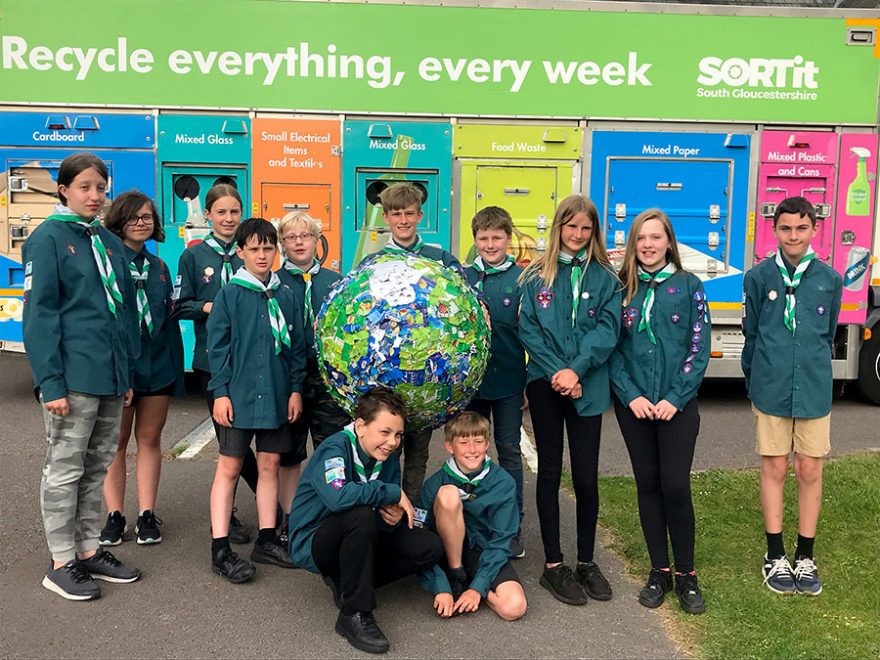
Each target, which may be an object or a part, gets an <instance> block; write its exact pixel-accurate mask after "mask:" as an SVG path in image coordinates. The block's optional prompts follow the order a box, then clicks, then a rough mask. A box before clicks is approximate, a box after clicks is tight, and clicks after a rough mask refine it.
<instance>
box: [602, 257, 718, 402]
mask: <svg viewBox="0 0 880 660" xmlns="http://www.w3.org/2000/svg"><path fill="white" fill-rule="evenodd" d="M647 292H648V283H647V282H639V289H638V291H637V292H636V295H635V296H634V297H633V299H632V300H631V301H629V302H628V303H627V304H626V305H624V306H623V311H622V313H621V316H620V320H621V324H622V326H623V327H622V328H621V330H620V340H619V341H618V343H617V350H615V351H614V353H612V354H611V358H610V360H609V361H608V368H609V372H610V376H611V387H612V389H613V390H614V394H615V395H617V398H619V399H620V400H621V401H622V402H623V403H624V405H629V404H630V403H631V402H632V401H633V400H634V399H636V398H638V397H640V396H643V397H645V398H646V399H648V400H649V401H650V402H651V403H659V402H660V401H662V400H663V399H666V400H667V401H668V402H669V403H671V404H672V405H673V406H675V407H676V408H678V409H679V410H682V409H683V408H684V407H685V405H686V404H687V402H688V401H690V400H691V399H692V398H694V397H695V396H696V395H697V389H699V387H700V383H701V382H702V380H703V375H704V374H705V373H706V367H707V366H708V364H709V351H710V348H711V335H710V332H709V331H710V329H711V321H710V319H709V304H708V303H707V302H706V293H705V291H703V283H702V282H701V281H700V278H699V277H697V276H696V275H693V274H692V273H686V272H682V271H679V272H677V273H675V274H674V275H672V277H670V278H669V279H668V280H666V281H665V282H662V283H661V284H659V285H658V286H657V288H656V289H655V290H654V306H653V308H652V310H651V327H652V328H653V330H654V335H655V337H656V339H657V344H656V345H655V344H652V343H651V341H650V340H649V339H648V333H647V331H642V332H639V331H638V328H639V321H641V319H642V303H643V302H644V300H645V295H646V294H647Z"/></svg>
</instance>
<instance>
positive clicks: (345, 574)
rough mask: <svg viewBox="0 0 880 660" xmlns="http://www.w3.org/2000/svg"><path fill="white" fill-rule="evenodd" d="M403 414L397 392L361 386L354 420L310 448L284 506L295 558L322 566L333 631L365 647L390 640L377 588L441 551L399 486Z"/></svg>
mask: <svg viewBox="0 0 880 660" xmlns="http://www.w3.org/2000/svg"><path fill="white" fill-rule="evenodd" d="M405 419H406V408H405V407H404V404H403V400H402V399H401V398H400V396H399V395H397V394H396V393H394V392H392V391H391V390H389V389H388V388H384V387H377V388H374V389H372V390H370V391H369V392H367V393H366V394H364V395H363V396H362V397H361V398H360V400H359V401H358V404H357V408H356V409H355V420H354V423H353V424H351V425H349V426H347V427H346V428H345V429H344V430H342V431H341V432H339V433H336V434H334V435H331V436H330V437H329V438H327V439H326V440H324V442H322V443H321V445H320V446H319V447H318V448H317V449H316V450H315V453H314V454H313V455H312V457H311V459H310V460H309V462H308V464H307V465H306V467H305V469H304V470H303V473H302V478H301V480H300V482H299V488H298V489H297V491H296V497H295V498H294V500H293V510H292V511H291V513H290V554H291V556H292V557H293V560H294V562H296V564H297V565H299V566H302V567H303V568H306V569H308V570H310V571H312V572H313V573H320V574H321V576H322V577H323V578H324V582H326V583H327V585H328V586H330V588H331V590H332V592H333V601H334V604H335V605H336V606H337V607H338V608H339V616H338V617H337V619H336V632H338V633H339V634H340V635H342V636H343V637H345V638H346V639H347V640H348V641H349V643H350V644H351V645H352V646H354V647H355V648H358V649H360V650H362V651H366V652H368V653H384V652H386V651H387V650H388V648H389V644H388V639H387V638H386V637H385V635H384V634H383V633H382V630H381V629H380V628H379V625H378V624H377V623H376V619H375V617H374V616H373V610H374V609H375V608H376V596H375V590H376V588H377V587H380V586H382V585H384V584H389V583H391V582H393V581H395V580H398V579H400V578H402V577H405V576H407V575H413V574H417V573H421V572H422V571H425V570H427V569H429V568H431V567H432V566H434V565H435V564H436V563H437V562H438V561H439V560H440V558H441V557H442V556H443V546H442V545H441V543H440V539H439V538H438V537H437V535H436V534H434V533H433V532H430V531H428V530H426V529H419V528H415V529H413V520H414V512H413V507H412V504H410V500H409V498H408V497H407V496H406V493H405V492H404V491H402V490H401V488H400V463H399V461H398V458H397V454H396V453H395V452H396V450H397V447H398V445H400V441H401V438H402V437H403V425H404V420H405Z"/></svg>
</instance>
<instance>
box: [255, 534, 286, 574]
mask: <svg viewBox="0 0 880 660" xmlns="http://www.w3.org/2000/svg"><path fill="white" fill-rule="evenodd" d="M251 561H252V562H254V563H256V564H273V565H275V566H280V567H281V568H296V564H294V563H293V562H292V561H290V551H289V550H288V549H287V548H286V547H285V546H283V545H282V544H281V543H279V542H278V539H277V538H273V539H272V540H271V541H268V542H265V543H261V542H260V540H259V539H257V542H256V543H254V549H253V550H252V551H251Z"/></svg>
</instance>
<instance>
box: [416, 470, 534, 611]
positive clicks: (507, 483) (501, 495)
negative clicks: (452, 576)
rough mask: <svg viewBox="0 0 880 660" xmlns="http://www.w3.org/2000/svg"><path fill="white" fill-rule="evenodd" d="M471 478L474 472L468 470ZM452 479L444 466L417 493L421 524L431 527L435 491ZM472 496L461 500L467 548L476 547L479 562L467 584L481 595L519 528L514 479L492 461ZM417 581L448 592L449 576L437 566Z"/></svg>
mask: <svg viewBox="0 0 880 660" xmlns="http://www.w3.org/2000/svg"><path fill="white" fill-rule="evenodd" d="M467 476H468V477H471V478H473V477H474V476H475V475H474V474H470V475H467ZM447 484H451V485H453V486H454V485H456V482H455V481H454V480H453V478H452V477H451V476H449V474H448V473H447V472H446V471H445V470H442V469H441V470H438V471H437V472H435V473H434V474H432V475H431V476H430V477H429V478H428V480H427V481H425V485H424V486H422V490H421V493H420V494H419V503H418V505H417V506H418V507H419V508H420V509H424V510H425V511H426V513H427V515H426V517H425V527H426V528H427V529H431V530H433V529H435V521H434V499H435V498H436V497H437V491H438V490H440V488H441V487H443V486H446V485H447ZM473 495H475V497H474V498H473V499H471V500H466V501H465V502H464V503H463V504H464V507H463V508H464V527H465V532H466V535H467V540H468V543H469V545H470V547H471V548H475V547H476V548H480V549H481V550H482V553H481V554H480V563H479V567H478V568H477V573H476V575H474V577H473V580H472V581H471V584H470V588H471V589H473V590H474V591H477V592H479V594H480V595H481V596H483V597H485V596H486V593H487V592H488V591H489V585H491V584H492V580H494V579H495V578H496V577H497V576H498V571H500V570H501V568H502V566H504V564H505V563H506V562H507V560H508V559H510V542H511V541H512V540H513V537H514V536H516V534H517V532H518V531H519V507H518V506H517V504H516V483H515V482H514V480H513V477H511V476H510V475H509V474H508V473H507V472H506V471H505V470H503V469H502V468H500V467H499V466H498V465H497V464H495V463H492V464H491V467H490V469H489V474H487V475H486V476H485V477H483V480H482V481H481V482H480V483H479V485H478V486H477V487H476V488H475V489H474V491H473ZM419 584H420V585H421V586H422V588H423V589H425V591H429V592H431V593H433V594H434V595H435V596H436V595H437V594H439V593H450V587H449V579H448V578H447V577H446V573H444V572H443V569H442V568H440V567H439V566H435V567H434V568H432V569H430V570H427V571H424V572H423V573H422V574H421V575H420V576H419Z"/></svg>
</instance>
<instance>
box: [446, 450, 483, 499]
mask: <svg viewBox="0 0 880 660" xmlns="http://www.w3.org/2000/svg"><path fill="white" fill-rule="evenodd" d="M491 467H492V459H490V458H489V457H488V456H486V460H485V461H483V469H482V470H480V473H479V474H478V475H477V476H476V477H474V478H473V479H469V478H468V477H467V475H465V473H464V472H462V471H461V470H460V469H459V467H458V464H457V463H456V462H455V457H454V456H450V457H449V458H448V459H447V460H446V462H445V463H444V464H443V471H444V472H445V473H446V474H448V475H449V476H450V477H452V479H453V480H454V481H455V485H456V486H457V487H458V494H459V496H461V499H462V500H473V499H476V497H477V496H476V495H474V491H475V490H476V489H477V486H479V485H480V482H481V481H483V479H484V478H485V477H486V475H487V474H489V469H490V468H491Z"/></svg>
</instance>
